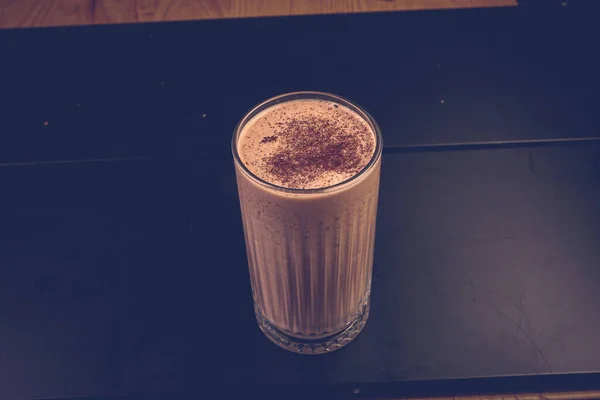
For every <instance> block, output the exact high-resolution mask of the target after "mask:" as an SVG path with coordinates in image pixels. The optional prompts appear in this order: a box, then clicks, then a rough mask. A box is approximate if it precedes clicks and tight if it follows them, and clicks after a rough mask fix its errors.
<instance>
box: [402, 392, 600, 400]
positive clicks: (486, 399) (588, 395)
mask: <svg viewBox="0 0 600 400" xmlns="http://www.w3.org/2000/svg"><path fill="white" fill-rule="evenodd" d="M595 399H600V392H598V391H586V392H560V393H559V392H557V393H527V394H503V395H493V396H457V397H427V398H410V399H409V398H402V399H394V400H595Z"/></svg>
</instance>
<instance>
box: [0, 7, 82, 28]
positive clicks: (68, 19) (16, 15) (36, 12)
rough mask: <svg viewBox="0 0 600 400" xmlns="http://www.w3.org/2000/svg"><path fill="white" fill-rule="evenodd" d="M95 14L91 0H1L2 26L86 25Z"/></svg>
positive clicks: (0, 17) (0, 20)
mask: <svg viewBox="0 0 600 400" xmlns="http://www.w3.org/2000/svg"><path fill="white" fill-rule="evenodd" d="M93 15H94V10H93V7H92V2H91V1H90V0H63V1H61V0H0V28H20V27H44V26H63V25H84V24H91V23H92V22H93V20H94V19H93Z"/></svg>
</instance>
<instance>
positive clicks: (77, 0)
mask: <svg viewBox="0 0 600 400" xmlns="http://www.w3.org/2000/svg"><path fill="white" fill-rule="evenodd" d="M516 4H517V0H0V11H1V12H0V28H18V27H45V26H63V25H91V24H113V23H134V22H155V21H181V20H197V19H216V18H241V17H260V16H276V15H307V14H331V13H355V12H375V11H398V10H422V9H445V8H465V7H491V6H514V5H516Z"/></svg>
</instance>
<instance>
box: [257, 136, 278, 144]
mask: <svg viewBox="0 0 600 400" xmlns="http://www.w3.org/2000/svg"><path fill="white" fill-rule="evenodd" d="M276 140H277V136H275V135H273V136H265V137H264V138H263V139H262V140H261V141H260V143H263V144H264V143H270V142H274V141H276Z"/></svg>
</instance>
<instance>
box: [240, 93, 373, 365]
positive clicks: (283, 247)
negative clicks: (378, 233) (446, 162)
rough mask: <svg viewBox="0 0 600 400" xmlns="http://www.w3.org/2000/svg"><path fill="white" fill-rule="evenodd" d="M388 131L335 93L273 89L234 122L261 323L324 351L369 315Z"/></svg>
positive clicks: (305, 349) (294, 347)
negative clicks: (384, 142) (273, 92)
mask: <svg viewBox="0 0 600 400" xmlns="http://www.w3.org/2000/svg"><path fill="white" fill-rule="evenodd" d="M381 150H382V138H381V132H380V130H379V127H378V126H377V124H376V123H375V121H374V120H373V118H371V116H370V115H369V114H368V113H367V112H365V111H364V110H363V109H361V108H360V107H359V106H357V105H355V104H353V103H351V102H350V101H348V100H346V99H344V98H342V97H339V96H336V95H332V94H327V93H320V92H296V93H288V94H284V95H281V96H277V97H274V98H271V99H269V100H267V101H265V102H263V103H261V104H259V105H257V106H256V107H254V108H253V109H252V110H251V111H250V112H249V113H248V114H246V115H245V116H244V117H243V118H242V120H241V121H240V122H239V124H238V126H237V127H236V129H235V132H234V134H233V139H232V152H233V157H234V163H235V170H236V177H237V185H238V193H239V199H240V206H241V214H242V222H243V227H244V234H245V240H246V251H247V256H248V266H249V270H250V281H251V284H252V293H253V297H254V310H255V313H256V318H257V321H258V324H259V326H260V329H261V330H262V331H263V332H264V333H265V335H266V336H267V337H268V338H269V339H270V340H271V341H273V342H274V343H275V344H277V345H279V346H280V347H282V348H284V349H287V350H290V351H293V352H297V353H304V354H321V353H327V352H331V351H333V350H336V349H339V348H341V347H343V346H344V345H346V344H348V343H349V342H351V341H352V340H353V339H354V338H355V337H356V336H357V335H358V334H359V333H360V332H361V330H362V328H363V327H364V325H365V323H366V321H367V318H368V315H369V301H370V291H371V275H372V274H371V271H372V267H373V248H374V242H375V220H376V214H377V198H378V191H379V174H380V166H381Z"/></svg>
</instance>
